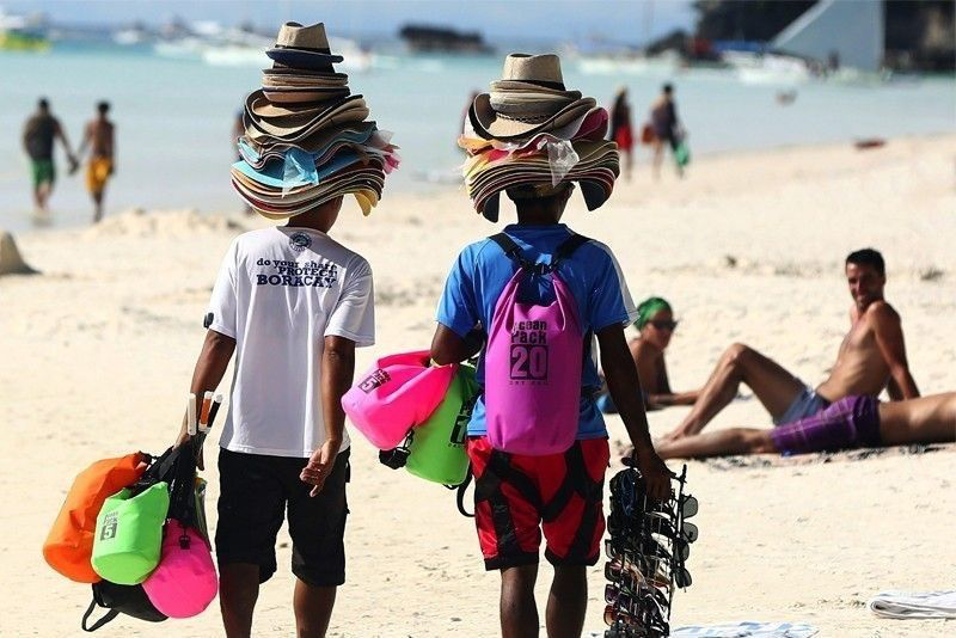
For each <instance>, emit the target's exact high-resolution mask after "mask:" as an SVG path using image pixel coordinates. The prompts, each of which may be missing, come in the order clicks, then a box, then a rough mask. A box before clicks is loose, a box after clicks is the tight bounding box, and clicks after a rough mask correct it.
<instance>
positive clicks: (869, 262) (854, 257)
mask: <svg viewBox="0 0 956 639" xmlns="http://www.w3.org/2000/svg"><path fill="white" fill-rule="evenodd" d="M846 263H847V264H857V265H860V266H864V265H865V266H872V267H873V268H874V269H876V272H877V273H879V274H880V275H884V276H885V275H886V263H885V262H884V261H883V256H882V255H880V252H879V251H877V250H876V249H871V248H865V249H860V250H859V251H853V252H852V253H850V254H849V255H847V256H846Z"/></svg>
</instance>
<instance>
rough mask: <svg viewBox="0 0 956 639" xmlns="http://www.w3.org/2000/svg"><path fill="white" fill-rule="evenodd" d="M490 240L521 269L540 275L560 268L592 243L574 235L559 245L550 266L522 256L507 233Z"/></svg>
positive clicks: (494, 236) (587, 238)
mask: <svg viewBox="0 0 956 639" xmlns="http://www.w3.org/2000/svg"><path fill="white" fill-rule="evenodd" d="M488 239H489V240H491V241H492V242H494V243H495V244H497V245H498V246H500V247H501V250H502V251H504V252H505V255H507V256H508V257H510V258H511V259H513V260H515V261H516V262H518V264H520V265H521V268H523V269H524V270H526V271H530V272H532V273H537V274H538V275H544V274H545V273H551V272H553V271H554V270H555V269H557V268H558V264H560V263H561V262H563V261H564V260H566V259H568V258H569V257H571V255H572V254H573V253H574V252H575V251H576V250H578V249H579V248H580V247H581V246H583V245H584V244H587V243H588V242H590V241H591V238H589V237H585V236H584V235H578V234H577V233H572V234H571V237H569V238H568V239H566V240H565V241H563V242H561V244H559V245H558V248H557V249H556V250H555V251H554V256H553V257H552V258H551V263H550V264H535V263H534V262H531V261H529V260H527V259H525V258H524V257H523V256H522V255H521V247H520V246H518V244H517V243H516V242H515V241H514V240H513V239H511V236H510V235H508V234H507V233H496V234H495V235H492V236H491V237H489V238H488Z"/></svg>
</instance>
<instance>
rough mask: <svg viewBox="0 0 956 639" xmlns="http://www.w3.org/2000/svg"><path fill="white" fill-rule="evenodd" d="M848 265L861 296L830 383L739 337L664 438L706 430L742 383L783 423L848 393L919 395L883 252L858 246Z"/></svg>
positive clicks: (857, 297) (853, 286)
mask: <svg viewBox="0 0 956 639" xmlns="http://www.w3.org/2000/svg"><path fill="white" fill-rule="evenodd" d="M845 270H846V279H847V283H848V284H849V288H850V295H851V296H852V297H853V306H852V307H851V308H850V332H849V333H847V335H846V337H844V338H843V344H842V345H841V346H840V352H839V354H838V355H837V361H836V364H834V365H833V368H832V369H831V370H830V377H829V378H828V379H827V380H826V381H825V382H823V383H822V384H821V385H820V386H818V387H817V388H816V389H813V388H811V387H810V386H807V385H806V384H804V383H803V382H801V381H800V380H799V379H797V378H796V377H795V376H794V375H792V374H791V373H790V372H788V371H787V370H786V369H784V368H783V367H782V366H780V365H779V364H777V363H776V362H774V361H773V360H771V359H769V358H768V357H766V356H764V355H762V354H760V353H758V352H757V351H755V350H753V349H752V348H750V347H749V346H746V345H744V344H734V345H733V346H731V347H730V348H729V349H727V351H726V352H725V353H724V355H723V356H722V357H721V358H720V362H719V363H718V364H717V368H716V369H715V370H714V372H713V374H712V375H711V376H710V379H709V380H708V381H707V384H706V385H705V386H704V388H703V389H702V390H701V391H700V395H699V397H698V399H697V401H696V402H695V403H694V407H693V408H692V409H691V411H690V413H688V415H687V417H685V418H684V421H683V422H682V423H681V424H680V426H678V427H677V428H676V429H675V430H674V431H673V432H671V433H670V434H669V435H667V437H666V438H665V440H664V441H667V442H671V443H673V442H676V441H677V440H680V439H681V438H683V437H689V436H692V435H697V434H698V433H700V431H701V430H703V428H704V426H706V425H707V424H708V423H709V422H710V421H711V420H712V419H713V418H714V417H716V416H717V413H719V412H720V411H721V410H723V408H724V407H725V406H727V404H729V403H730V402H731V401H732V400H733V399H734V397H736V395H737V388H738V387H739V386H740V383H741V382H743V383H745V384H747V386H749V387H750V388H751V389H752V390H753V392H754V394H755V395H756V396H757V399H759V400H760V403H761V404H763V406H764V408H766V409H767V412H768V413H770V415H771V417H773V422H774V424H775V425H777V426H780V425H782V424H789V423H791V422H796V421H798V420H802V419H805V418H807V417H812V416H814V415H817V414H819V413H821V412H822V411H823V410H824V409H826V408H827V407H828V406H830V405H831V404H833V403H834V402H837V401H839V400H841V399H844V398H846V397H850V396H857V395H861V396H869V397H874V398H875V397H877V396H879V394H880V393H881V392H882V391H883V389H884V388H885V389H886V390H887V392H888V394H889V396H890V399H892V400H903V399H913V398H916V397H919V390H918V389H917V388H916V382H915V381H914V380H913V376H912V375H911V374H910V370H909V365H908V364H907V362H906V348H905V345H904V343H903V327H902V325H901V323H900V316H899V314H898V313H897V312H896V311H895V310H894V309H893V307H892V306H890V305H889V303H887V302H886V300H884V299H883V289H884V287H885V286H886V267H885V264H884V262H883V256H882V255H880V253H879V252H878V251H875V250H873V249H862V250H859V251H854V252H853V253H850V255H848V256H847V258H846V265H845Z"/></svg>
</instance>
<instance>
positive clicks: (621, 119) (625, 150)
mask: <svg viewBox="0 0 956 639" xmlns="http://www.w3.org/2000/svg"><path fill="white" fill-rule="evenodd" d="M610 139H611V140H612V141H613V142H616V143H617V149H618V151H619V152H620V153H621V154H622V155H623V156H624V178H625V179H626V180H628V181H630V180H631V167H632V166H633V160H634V153H633V151H634V130H633V128H632V127H631V103H630V100H628V97H627V87H623V86H622V87H620V88H619V89H618V90H617V95H615V96H614V104H613V105H612V106H611V131H610Z"/></svg>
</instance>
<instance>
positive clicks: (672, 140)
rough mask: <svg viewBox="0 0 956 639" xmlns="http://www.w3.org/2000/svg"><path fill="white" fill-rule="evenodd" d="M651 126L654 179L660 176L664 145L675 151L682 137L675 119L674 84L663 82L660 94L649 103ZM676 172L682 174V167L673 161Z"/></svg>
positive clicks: (677, 121)
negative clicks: (652, 133)
mask: <svg viewBox="0 0 956 639" xmlns="http://www.w3.org/2000/svg"><path fill="white" fill-rule="evenodd" d="M651 128H652V129H653V130H654V160H653V170H654V177H655V179H660V177H661V164H663V162H664V152H665V151H664V145H665V144H666V145H667V146H669V147H670V149H671V152H672V153H675V154H676V152H677V147H678V144H680V142H681V140H682V138H683V131H682V128H681V125H680V121H679V120H678V119H677V104H676V103H675V102H674V86H673V85H672V84H665V85H664V86H663V88H662V90H661V94H660V96H658V98H657V100H655V101H654V104H652V105H651ZM675 165H676V166H677V174H678V175H681V176H682V175H683V174H684V168H683V166H682V165H681V163H680V162H676V161H675Z"/></svg>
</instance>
